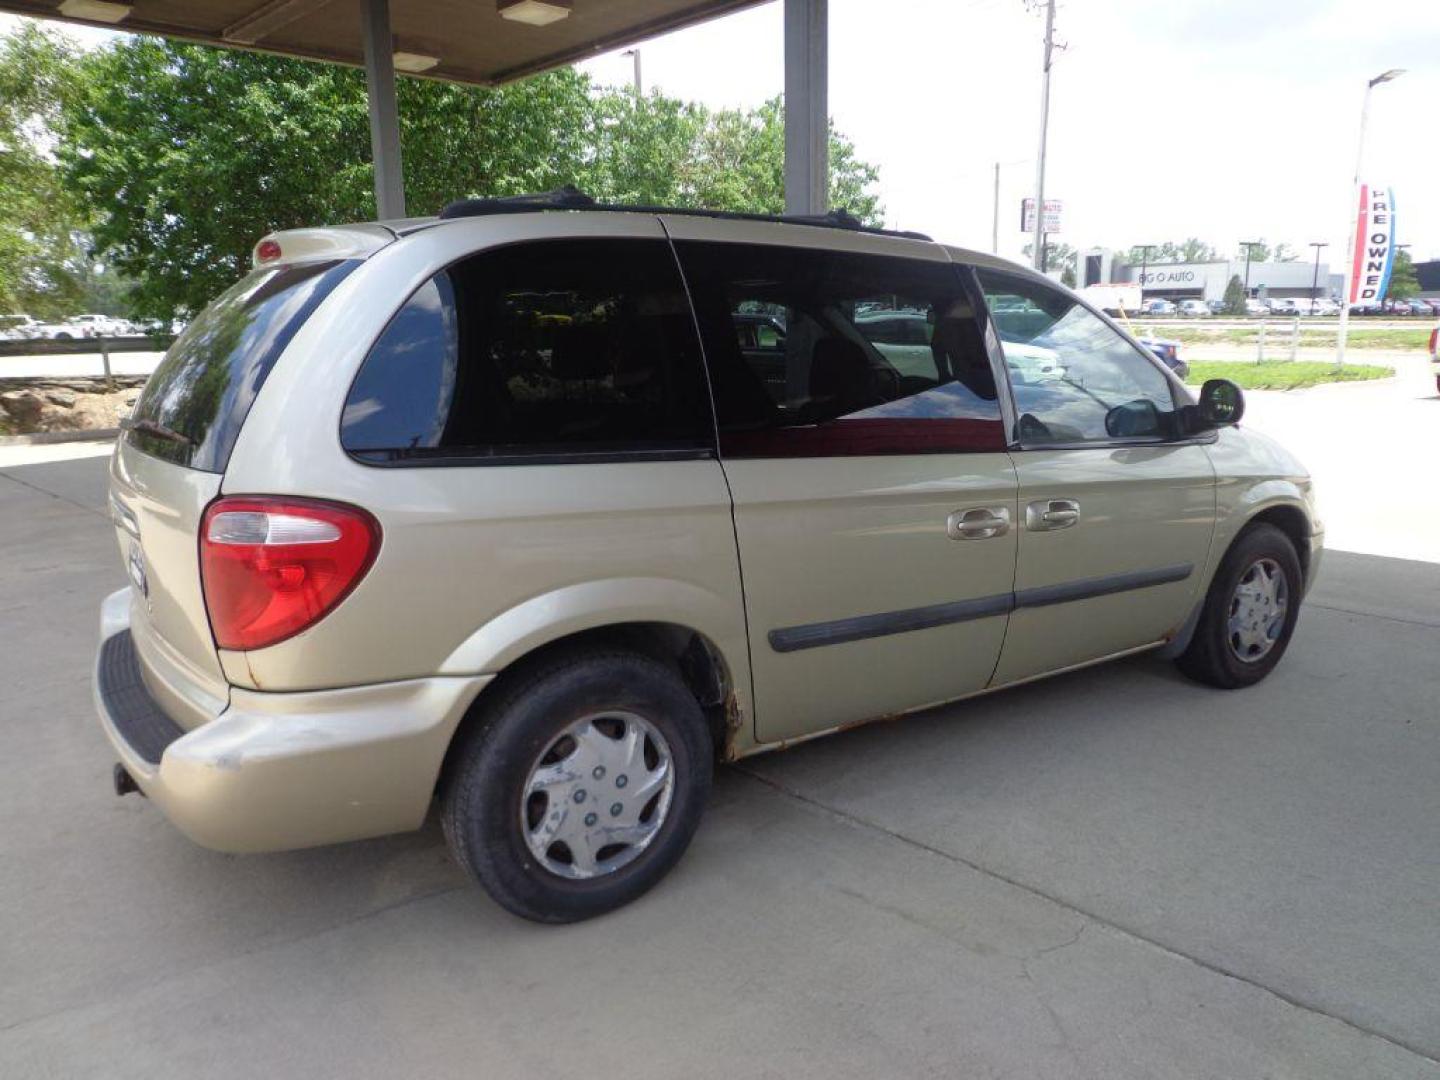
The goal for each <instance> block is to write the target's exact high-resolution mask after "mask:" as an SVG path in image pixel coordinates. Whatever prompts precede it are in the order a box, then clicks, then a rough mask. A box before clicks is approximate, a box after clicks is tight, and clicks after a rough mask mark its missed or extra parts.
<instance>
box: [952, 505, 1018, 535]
mask: <svg viewBox="0 0 1440 1080" xmlns="http://www.w3.org/2000/svg"><path fill="white" fill-rule="evenodd" d="M1009 531H1010V508H1009V507H1008V506H977V507H975V508H974V509H971V510H956V511H955V513H953V514H951V515H950V516H949V517H948V518H946V519H945V534H946V535H947V536H949V537H950V539H951V540H989V539H990V538H991V537H992V536H1004V535H1005V534H1006V533H1007V532H1009Z"/></svg>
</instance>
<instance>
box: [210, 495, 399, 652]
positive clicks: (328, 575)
mask: <svg viewBox="0 0 1440 1080" xmlns="http://www.w3.org/2000/svg"><path fill="white" fill-rule="evenodd" d="M379 550H380V525H379V523H378V522H377V521H376V520H375V519H374V518H373V517H371V516H370V515H369V514H367V513H366V512H365V511H363V510H360V509H358V508H356V507H353V506H343V505H341V504H339V503H330V502H321V501H320V500H318V499H292V498H264V497H254V498H250V497H247V498H225V499H220V500H218V501H216V502H214V503H212V504H211V505H210V508H209V509H208V510H206V511H205V518H204V520H203V521H202V522H201V524H200V578H201V582H202V584H203V585H204V587H205V606H206V608H207V609H208V610H209V612H210V629H211V630H212V631H213V632H214V634H215V643H216V644H217V645H219V646H220V648H222V649H263V648H264V647H265V646H267V645H274V644H275V643H276V642H279V641H284V640H285V639H286V638H288V637H293V636H294V635H295V634H298V633H300V631H302V630H305V629H307V628H308V627H311V626H314V625H315V623H317V622H319V621H320V620H321V619H322V618H324V616H325V615H326V614H327V613H329V612H330V611H333V610H334V609H335V607H336V606H337V605H338V604H339V603H340V601H342V600H344V599H345V597H346V596H347V595H349V593H350V590H351V589H353V588H355V586H356V585H358V584H359V583H360V579H361V578H363V577H364V576H365V573H366V571H367V570H369V569H370V565H371V564H372V563H373V562H374V561H375V555H376V553H377V552H378V551H379Z"/></svg>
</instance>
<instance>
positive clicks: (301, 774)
mask: <svg viewBox="0 0 1440 1080" xmlns="http://www.w3.org/2000/svg"><path fill="white" fill-rule="evenodd" d="M140 664H141V660H140V658H139V654H138V653H137V652H136V651H135V648H134V646H133V643H132V642H131V639H130V591H129V590H128V589H123V590H121V591H120V592H118V593H115V594H114V595H112V596H110V597H108V598H106V600H105V602H104V604H103V606H102V608H101V618H100V652H99V656H98V657H97V660H96V667H95V683H94V687H95V707H96V711H97V712H98V713H99V715H100V723H101V726H102V727H103V728H104V731H105V734H106V736H107V737H108V738H109V740H110V743H111V745H112V746H113V747H114V748H115V753H116V754H117V755H118V756H119V758H120V762H121V764H122V765H124V766H125V768H126V770H127V771H128V772H129V773H130V775H131V776H132V777H134V779H135V782H136V783H137V784H138V785H139V786H140V789H141V790H142V791H143V792H144V793H145V794H146V795H148V796H149V797H150V799H151V800H152V801H153V802H154V803H155V804H156V805H157V806H159V807H160V809H161V810H162V811H163V812H164V813H165V815H166V817H168V818H169V819H170V820H171V821H172V822H173V823H174V824H175V825H176V827H178V828H179V829H180V830H181V831H182V832H183V833H185V834H186V835H187V836H189V837H190V838H191V839H192V840H194V841H195V842H196V843H198V844H202V845H203V846H205V847H208V848H214V849H216V850H218V851H233V852H253V851H280V850H285V849H288V848H299V847H312V846H315V845H317V844H330V843H337V842H339V841H343V840H359V839H362V838H364V837H368V836H381V835H384V834H386V833H393V832H404V831H406V830H409V829H415V828H418V827H419V826H420V825H421V823H422V822H423V821H424V820H425V814H426V811H427V809H428V807H429V804H430V799H431V796H432V794H433V792H434V789H435V783H436V780H437V778H438V776H439V773H440V765H441V762H442V761H443V759H444V756H445V751H446V748H447V747H448V746H449V743H450V738H451V736H452V735H453V734H454V732H455V729H456V727H457V726H458V725H459V723H460V719H461V717H462V716H463V715H464V713H465V710H466V709H467V708H468V707H469V706H470V703H471V702H472V701H473V700H474V699H475V696H476V695H477V694H478V693H479V692H480V690H481V689H482V688H483V687H484V685H485V684H486V683H487V682H488V681H489V679H490V676H476V677H452V678H430V679H411V680H406V681H404V682H395V683H382V684H378V685H374V686H359V687H348V688H344V689H339V690H316V691H307V692H303V693H285V694H267V693H261V692H258V691H250V690H240V689H234V690H232V691H231V694H230V704H229V705H228V707H227V708H225V710H224V711H223V712H221V713H220V715H219V716H218V717H216V718H215V719H214V720H211V721H209V722H208V723H205V724H203V725H201V726H199V727H197V728H195V729H194V730H192V731H188V732H187V731H185V730H183V729H182V728H181V727H180V726H179V725H178V724H176V723H175V722H174V721H173V720H171V719H170V718H169V717H168V716H166V714H165V713H164V711H163V710H162V709H161V708H160V706H159V705H158V704H157V703H156V702H155V699H154V698H153V697H152V696H151V695H150V693H149V691H148V690H147V689H146V688H145V684H144V682H143V681H142V679H141V671H140Z"/></svg>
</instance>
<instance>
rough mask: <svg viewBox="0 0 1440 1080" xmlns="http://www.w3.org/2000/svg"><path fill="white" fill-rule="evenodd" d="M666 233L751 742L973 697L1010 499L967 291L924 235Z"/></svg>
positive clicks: (999, 614)
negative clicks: (695, 324)
mask: <svg viewBox="0 0 1440 1080" xmlns="http://www.w3.org/2000/svg"><path fill="white" fill-rule="evenodd" d="M666 224H667V227H668V228H669V229H670V230H671V232H672V235H673V236H674V237H675V239H676V247H677V250H678V251H679V253H680V259H681V265H682V267H683V268H684V271H685V275H686V279H687V282H688V284H689V286H690V289H691V293H692V296H693V298H694V301H695V306H696V310H697V312H698V314H699V317H700V322H701V328H702V334H703V338H704V345H705V353H706V362H707V364H708V365H709V368H710V375H711V380H712V384H713V385H714V390H715V404H716V412H717V418H718V421H719V429H720V449H721V457H722V461H723V463H724V467H725V475H726V478H727V480H728V482H729V485H730V492H731V497H732V499H733V501H734V506H735V530H736V536H737V539H738V541H739V550H740V565H741V573H742V575H743V578H744V593H745V610H746V617H747V620H748V626H749V637H750V649H751V662H752V670H753V678H754V690H755V708H756V734H757V737H758V739H759V740H760V741H762V742H773V741H777V740H783V739H790V738H795V737H799V736H803V735H807V734H812V733H815V732H818V731H823V730H826V729H829V728H834V727H837V726H840V725H843V724H846V723H850V722H854V721H858V720H863V719H868V718H872V717H875V716H879V715H883V714H888V713H895V712H901V711H905V710H908V709H913V708H918V707H920V706H924V705H929V704H933V703H936V702H940V701H945V700H948V699H951V698H955V697H958V696H960V695H963V694H966V693H969V692H972V691H975V690H979V689H982V688H983V687H984V686H985V685H986V683H987V682H988V681H989V679H990V677H991V675H992V673H993V671H994V667H995V663H996V660H997V659H998V657H999V654H1000V646H1001V642H1002V640H1003V638H1004V634H1005V625H1006V619H1007V617H1008V611H1009V606H1010V588H1011V583H1012V579H1013V576H1014V570H1015V545H1016V531H1015V514H1016V509H1017V508H1016V502H1015V472H1014V468H1013V467H1012V465H1011V463H1010V459H1009V456H1008V455H1007V454H1006V452H1005V437H1004V425H1003V423H1002V421H1001V416H1000V408H999V403H998V400H997V392H996V385H995V379H994V375H993V372H992V369H991V366H990V362H989V358H988V356H987V354H986V352H985V349H984V341H983V335H982V333H981V331H980V329H979V327H980V323H979V321H978V319H977V310H976V309H977V307H978V306H979V305H978V299H975V300H972V295H971V293H970V292H969V291H968V288H967V286H966V284H965V283H964V282H963V281H962V278H961V275H960V274H959V272H958V271H957V270H956V268H955V267H954V266H953V265H952V264H951V263H950V262H949V259H948V256H947V255H946V254H945V253H944V252H943V251H942V250H940V249H938V248H936V247H935V246H934V245H930V244H925V243H921V242H915V241H904V240H888V239H887V240H879V239H877V238H868V237H867V238H863V239H861V238H855V237H850V236H847V235H845V234H836V235H835V236H834V237H833V238H832V237H831V236H830V235H829V234H830V230H820V229H814V228H806V227H804V226H777V225H763V226H761V225H757V226H755V229H754V233H753V234H752V235H753V238H754V242H753V243H740V242H722V241H721V240H720V237H722V236H725V237H731V238H734V237H735V236H736V232H735V228H736V227H735V225H734V224H733V223H726V224H725V225H724V226H723V229H719V228H717V227H716V223H713V222H709V221H705V220H703V219H694V218H691V219H678V218H676V219H667V221H666ZM781 244H784V245H786V246H779V245H781ZM802 244H808V245H811V246H809V247H801V246H800V245H802ZM827 244H831V245H834V246H833V247H827V246H825V245H827ZM847 247H849V248H850V249H851V250H845V249H846V248H847ZM877 248H883V250H879V251H877V250H876V249H877ZM866 249H869V250H866Z"/></svg>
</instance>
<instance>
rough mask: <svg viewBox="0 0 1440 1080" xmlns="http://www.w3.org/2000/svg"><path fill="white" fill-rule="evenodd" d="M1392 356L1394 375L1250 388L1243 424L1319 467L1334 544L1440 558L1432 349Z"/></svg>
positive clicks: (1439, 454) (1439, 438) (1315, 471)
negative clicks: (1429, 355) (1306, 385)
mask: <svg viewBox="0 0 1440 1080" xmlns="http://www.w3.org/2000/svg"><path fill="white" fill-rule="evenodd" d="M1361 355H1362V354H1352V355H1351V360H1353V361H1354V362H1355V363H1363V362H1365V361H1363V360H1362V359H1361ZM1385 363H1387V364H1390V365H1392V366H1393V367H1394V368H1395V372H1396V374H1395V377H1394V378H1393V379H1384V380H1379V381H1376V382H1366V383H1330V384H1328V385H1325V386H1316V387H1312V388H1310V389H1309V390H1295V391H1290V392H1282V391H1275V390H1270V391H1261V390H1251V391H1247V392H1246V394H1245V403H1246V416H1245V420H1244V423H1246V424H1247V425H1249V426H1250V427H1253V428H1255V429H1256V430H1257V431H1263V432H1265V433H1266V434H1267V435H1272V436H1274V437H1275V438H1276V439H1279V440H1280V441H1281V442H1282V443H1284V444H1285V446H1287V447H1288V448H1289V449H1291V450H1292V451H1294V452H1295V453H1296V454H1298V455H1299V457H1300V460H1301V461H1303V462H1304V463H1305V465H1306V467H1307V468H1308V469H1309V470H1310V472H1311V474H1312V475H1314V477H1315V480H1316V484H1317V486H1318V490H1319V493H1320V509H1321V512H1322V513H1323V514H1324V516H1325V525H1326V542H1327V543H1328V544H1330V545H1331V546H1332V547H1337V548H1341V549H1343V550H1346V551H1360V552H1365V553H1368V554H1373V555H1387V556H1398V557H1400V558H1405V559H1422V560H1427V561H1429V562H1440V499H1436V498H1435V497H1434V492H1435V489H1436V478H1437V476H1440V393H1437V392H1436V386H1435V377H1434V376H1433V375H1432V374H1430V370H1429V367H1428V363H1429V361H1428V358H1427V357H1425V356H1424V354H1421V353H1413V352H1412V353H1406V354H1400V355H1396V356H1393V357H1391V358H1389V359H1387V360H1386V361H1385Z"/></svg>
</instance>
